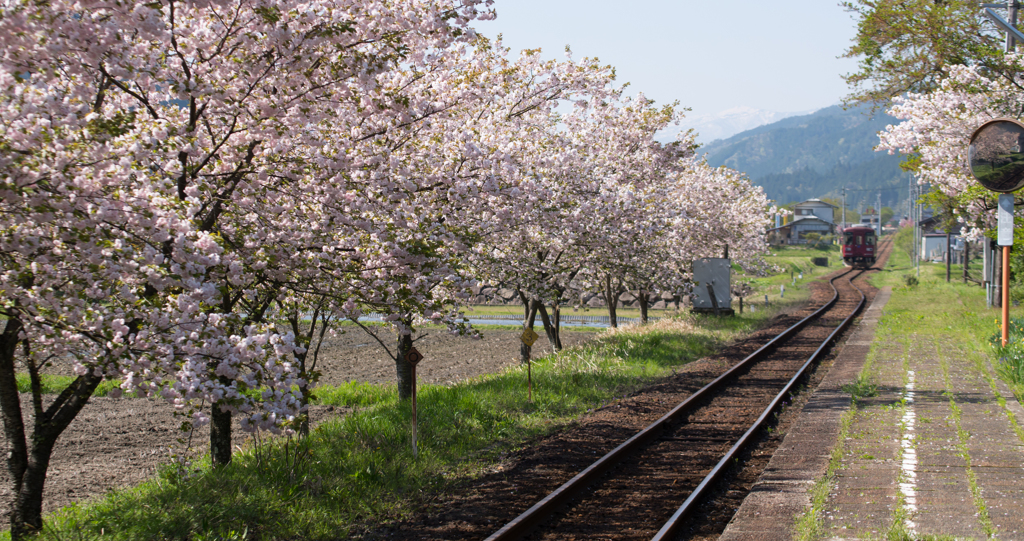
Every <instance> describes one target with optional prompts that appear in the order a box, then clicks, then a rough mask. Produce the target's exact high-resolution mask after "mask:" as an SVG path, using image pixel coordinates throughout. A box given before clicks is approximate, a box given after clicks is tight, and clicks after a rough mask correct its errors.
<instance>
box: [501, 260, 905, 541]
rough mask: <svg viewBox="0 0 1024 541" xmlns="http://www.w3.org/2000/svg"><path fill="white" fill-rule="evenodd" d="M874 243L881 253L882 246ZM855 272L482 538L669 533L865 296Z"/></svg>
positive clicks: (731, 465)
mask: <svg viewBox="0 0 1024 541" xmlns="http://www.w3.org/2000/svg"><path fill="white" fill-rule="evenodd" d="M880 248H884V249H886V252H887V249H888V246H884V247H883V246H880ZM880 251H882V250H880ZM880 260H881V261H882V262H884V260H885V258H884V257H883V258H880ZM863 272H864V271H863V270H855V269H849V270H847V271H846V272H845V273H843V274H842V275H840V276H837V277H836V278H833V279H832V280H831V281H830V283H831V284H832V287H833V289H834V291H835V294H834V296H833V298H832V300H831V301H829V302H828V303H826V304H825V305H823V306H821V307H820V308H818V309H817V310H815V311H814V312H813V313H812V314H811V315H809V316H807V317H806V318H804V319H802V320H800V321H799V322H797V323H796V324H794V325H792V326H791V327H790V328H788V329H787V330H786V331H784V332H783V333H781V334H779V335H778V336H776V337H775V338H774V339H772V340H771V341H770V342H768V343H767V344H765V345H764V346H762V347H761V348H760V349H758V350H757V351H755V352H754V353H752V354H750V355H749V356H748V357H746V358H745V359H744V360H743V361H741V362H739V363H737V364H736V365H735V366H733V367H732V368H731V369H730V370H728V371H727V372H726V373H724V374H722V375H721V376H719V377H718V378H717V379H715V380H714V381H712V382H711V383H708V384H707V385H706V386H705V387H703V388H702V389H700V390H699V391H697V392H696V393H694V394H693V395H691V396H690V397H689V398H687V399H686V400H685V401H683V402H682V403H680V404H679V405H677V406H676V407H675V408H673V409H672V410H671V411H669V412H668V413H667V414H665V415H664V416H663V417H661V418H660V419H659V420H658V421H656V422H654V423H653V424H651V425H649V426H648V427H647V428H645V429H643V430H642V431H640V432H639V433H637V434H636V435H634V436H633V437H632V438H630V439H628V440H626V441H625V442H623V443H622V444H621V445H619V446H618V447H616V448H615V449H613V450H612V451H611V452H609V453H608V454H606V455H605V456H603V457H602V458H600V459H599V460H597V461H596V462H594V463H593V464H591V465H590V466H588V467H587V468H585V469H584V470H583V471H581V472H580V473H579V474H577V475H576V476H575V477H574V478H572V479H571V480H569V481H568V482H566V483H564V484H563V485H562V486H560V487H559V488H558V489H556V490H555V491H553V492H552V493H550V494H548V495H547V496H546V497H545V498H543V499H542V500H541V501H539V502H537V503H536V504H535V505H533V506H532V507H531V508H530V509H528V510H527V511H526V512H524V513H522V514H521V515H520V516H518V517H517V518H515V519H513V520H512V521H511V522H509V523H507V524H505V526H504V527H502V528H501V529H499V530H498V531H496V532H495V533H493V534H492V535H491V536H490V537H488V538H487V539H488V541H507V540H512V539H545V540H546V539H560V540H562V539H657V540H668V539H675V538H677V536H678V534H679V533H680V531H681V530H682V529H683V528H685V526H686V525H687V524H688V521H689V519H690V518H691V517H692V516H693V514H694V511H695V510H696V509H697V508H698V506H700V505H702V504H705V505H706V499H707V497H708V495H709V493H711V492H712V491H713V490H714V489H715V487H716V486H717V485H718V484H720V480H721V478H722V477H723V475H727V474H728V473H729V471H730V470H733V469H735V468H736V467H737V465H738V461H739V460H740V459H741V458H743V452H744V449H745V448H747V447H748V446H749V445H750V444H751V443H752V442H754V441H755V440H757V439H758V438H760V437H761V435H762V434H763V430H764V427H765V426H766V425H768V424H770V423H771V422H772V421H773V418H774V415H775V414H776V412H778V410H779V409H780V407H781V406H782V405H783V404H784V403H785V402H786V401H787V400H788V399H789V397H790V395H791V394H792V393H793V392H795V390H796V388H797V387H798V386H799V385H800V383H801V382H802V381H803V380H804V378H805V377H806V375H807V374H808V372H809V371H810V370H811V369H813V367H814V366H815V364H816V363H817V362H818V361H819V360H820V359H821V358H822V357H823V356H824V354H825V353H826V352H827V351H828V349H829V348H830V346H831V345H832V344H833V343H834V342H835V341H836V340H837V339H838V337H839V336H840V335H841V334H842V332H843V331H844V330H845V329H846V328H847V327H848V326H849V325H850V324H851V323H852V321H853V319H854V318H855V316H856V315H857V314H858V313H859V312H860V310H861V309H862V308H863V307H864V303H865V297H864V294H863V293H862V292H861V291H860V290H859V289H858V288H857V287H856V286H855V285H854V284H853V280H854V279H855V278H856V277H857V276H860V274H861V273H863Z"/></svg>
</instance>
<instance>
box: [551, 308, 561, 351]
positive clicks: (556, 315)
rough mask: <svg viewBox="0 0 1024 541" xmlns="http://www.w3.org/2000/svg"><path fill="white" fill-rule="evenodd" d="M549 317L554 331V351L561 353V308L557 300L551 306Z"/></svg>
mask: <svg viewBox="0 0 1024 541" xmlns="http://www.w3.org/2000/svg"><path fill="white" fill-rule="evenodd" d="M551 315H552V316H553V317H552V320H553V321H552V323H553V325H552V326H553V327H554V329H555V344H554V345H555V351H562V306H561V305H560V304H558V301H557V300H556V301H555V303H554V304H552V305H551Z"/></svg>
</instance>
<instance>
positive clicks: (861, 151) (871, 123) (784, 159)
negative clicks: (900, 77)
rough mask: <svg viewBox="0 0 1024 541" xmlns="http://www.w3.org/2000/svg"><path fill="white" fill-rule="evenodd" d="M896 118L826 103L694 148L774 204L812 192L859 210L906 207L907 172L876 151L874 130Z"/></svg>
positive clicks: (896, 160)
mask: <svg viewBox="0 0 1024 541" xmlns="http://www.w3.org/2000/svg"><path fill="white" fill-rule="evenodd" d="M896 122H898V121H897V120H896V119H894V118H892V117H890V116H888V115H885V114H884V113H881V112H878V113H876V114H875V115H874V116H871V115H870V108H865V107H861V108H854V109H849V110H843V109H842V108H841V107H839V106H833V107H827V108H825V109H822V110H820V111H817V112H815V113H813V114H810V115H803V116H796V117H790V118H786V119H783V120H780V121H778V122H775V123H772V124H768V125H765V126H760V127H758V128H755V129H752V130H748V131H745V132H743V133H740V134H737V135H734V136H733V137H730V138H728V139H724V140H719V141H714V142H712V143H709V144H707V145H705V146H704V147H702V148H701V149H699V152H703V153H705V154H706V156H707V160H708V163H710V164H711V165H715V166H718V165H725V166H728V167H730V168H732V169H736V170H739V171H743V172H745V173H747V174H748V175H749V176H750V178H751V179H752V180H753V181H754V183H755V184H757V185H760V186H763V187H764V189H765V192H766V193H767V194H768V197H770V198H772V199H774V200H775V201H776V202H778V203H787V202H791V201H800V200H804V199H809V198H812V197H818V198H821V197H841V196H842V189H843V187H844V186H845V187H847V204H848V205H849V206H850V207H852V208H857V209H863V208H864V207H867V206H874V205H875V204H876V202H877V197H878V192H879V190H881V192H882V205H883V206H887V207H892V208H894V209H902V208H905V205H906V199H907V188H908V181H909V179H910V177H909V174H908V173H905V172H903V171H902V170H901V169H900V168H899V163H900V157H899V156H890V155H888V154H886V153H884V152H875V150H874V147H875V145H877V144H878V135H877V134H878V132H879V131H882V130H884V129H885V127H886V126H887V125H889V124H894V123H896Z"/></svg>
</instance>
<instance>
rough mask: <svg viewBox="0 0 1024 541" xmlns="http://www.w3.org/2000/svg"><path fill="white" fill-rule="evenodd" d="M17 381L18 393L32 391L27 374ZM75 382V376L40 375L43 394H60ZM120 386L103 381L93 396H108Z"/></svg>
mask: <svg viewBox="0 0 1024 541" xmlns="http://www.w3.org/2000/svg"><path fill="white" fill-rule="evenodd" d="M15 380H16V381H17V382H18V392H19V393H28V392H31V391H32V382H31V380H30V378H29V376H28V374H26V373H20V374H16V375H15ZM74 381H75V377H74V376H55V375H53V374H40V375H39V383H40V387H41V388H42V391H43V394H60V393H61V391H63V390H64V389H66V388H67V387H68V385H71V383H72V382H74ZM119 385H120V382H116V381H102V382H100V384H99V386H98V387H96V390H95V391H94V392H93V393H92V395H93V396H107V395H108V394H110V391H112V390H113V389H116V388H117V387H118V386H119ZM122 396H125V397H132V396H135V393H125V394H124V395H122Z"/></svg>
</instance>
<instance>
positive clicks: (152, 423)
mask: <svg viewBox="0 0 1024 541" xmlns="http://www.w3.org/2000/svg"><path fill="white" fill-rule="evenodd" d="M375 330H376V332H378V333H379V336H378V337H379V338H380V340H381V341H383V342H384V343H385V344H387V345H388V347H390V348H391V349H392V350H393V349H394V342H395V341H396V340H395V336H394V335H393V334H391V333H389V332H388V331H386V330H384V329H383V328H380V327H377V328H375ZM518 334H519V332H518V331H512V330H485V331H483V335H484V336H483V338H482V339H479V340H474V339H471V338H465V337H458V336H453V335H451V334H447V333H445V332H444V331H443V330H440V331H433V330H427V331H426V332H425V333H422V334H421V336H423V338H421V339H417V341H416V343H415V345H416V348H417V349H418V350H419V351H420V352H421V353H423V355H424V359H423V361H422V362H420V364H419V365H418V366H417V368H416V372H417V376H418V377H417V379H418V380H419V381H420V382H421V383H433V384H449V383H454V382H457V381H462V380H465V379H468V378H472V377H475V376H480V375H483V374H489V373H494V372H498V371H500V370H502V369H503V368H505V367H507V366H510V365H512V364H515V363H518V355H519V337H518ZM541 334H542V335H543V333H541ZM593 336H595V333H593V332H577V331H572V330H567V329H564V328H563V331H562V343H563V345H564V346H566V347H568V346H572V345H576V344H580V343H582V342H585V341H587V340H589V339H590V338H592V337H593ZM550 350H551V348H550V344H549V343H548V342H547V339H546V338H543V337H542V338H541V339H540V340H538V342H537V344H535V345H534V352H535V354H536V353H537V352H540V353H544V352H548V351H550ZM317 369H318V370H321V371H322V372H323V376H322V378H321V380H320V382H321V383H322V384H338V383H343V382H347V381H362V382H368V383H391V382H394V381H395V363H394V361H393V360H391V358H390V357H388V355H387V354H386V353H385V352H384V350H383V348H382V347H381V346H380V345H379V343H378V342H377V341H376V340H375V339H374V338H373V337H371V336H369V335H367V334H366V333H365V332H363V331H362V330H361V329H359V328H356V327H348V328H347V332H345V333H343V334H339V335H338V336H337V337H335V338H330V339H327V340H325V342H324V345H323V347H322V348H321V351H320V361H319V363H318V366H317ZM53 372H54V373H64V374H70V373H71V371H70V367H56V368H55V369H54V370H53ZM46 405H47V404H46V403H44V407H45V406H46ZM22 410H23V411H24V412H25V414H26V415H27V416H29V417H30V416H31V412H32V407H31V402H30V401H29V396H28V395H27V394H26V395H23V396H22ZM344 413H345V412H344V411H343V410H340V409H337V408H327V407H315V406H314V407H313V408H311V411H310V419H311V421H312V422H313V424H314V425H315V424H317V423H318V422H321V421H322V420H324V419H326V418H328V417H329V416H331V415H342V414H344ZM26 422H27V423H31V422H32V421H31V420H30V419H26ZM180 424H181V419H180V418H176V417H175V416H174V414H173V412H172V408H171V407H170V406H169V405H168V404H167V403H166V402H164V401H162V400H147V399H137V398H119V399H113V398H103V397H98V398H95V397H94V398H92V399H91V400H90V401H89V404H88V405H86V407H85V408H84V409H83V411H82V412H81V413H80V414H79V415H78V417H77V418H76V419H75V420H74V422H72V423H71V425H70V426H69V427H68V429H67V430H66V431H65V432H64V434H62V435H61V437H60V439H59V440H58V441H57V447H56V449H55V450H54V452H53V459H52V461H51V462H50V469H49V472H48V474H47V477H46V488H45V492H44V495H43V512H44V513H46V512H51V511H55V510H57V509H60V508H61V507H65V506H68V505H70V504H72V503H76V502H81V501H84V500H86V499H88V498H90V497H94V496H99V495H102V494H103V493H105V492H106V491H109V490H111V489H113V488H117V487H121V486H127V485H133V484H137V483H139V482H141V481H144V480H145V479H147V478H149V477H150V476H152V475H153V474H154V473H155V472H156V470H157V467H158V466H159V465H160V464H162V463H166V462H167V461H168V459H169V456H170V450H171V449H172V448H173V449H176V450H179V451H180V450H181V449H183V448H184V447H185V445H183V444H182V443H179V441H178V440H179V439H182V438H183V437H184V438H186V443H187V438H188V436H189V434H188V433H182V432H181V431H180V430H179V426H180ZM235 434H236V437H235V439H236V443H239V442H241V439H242V437H244V435H243V434H242V432H241V431H240V430H238V428H237V426H236V430H235ZM208 439H209V432H208V430H207V429H198V430H196V431H195V433H193V434H191V444H192V447H193V448H198V449H200V450H202V449H204V448H205V446H206V445H208V443H207V442H208ZM0 445H2V447H0V448H2V449H7V441H6V439H5V438H4V436H3V433H2V432H0ZM4 454H5V456H6V453H4ZM11 498H12V494H11V493H10V474H9V473H8V471H7V468H6V467H5V468H0V509H4V510H6V509H9V508H10V504H11ZM0 514H2V515H3V518H2V519H0V520H2V522H0V524H2V528H3V529H7V524H8V519H7V513H6V512H3V513H0Z"/></svg>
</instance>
